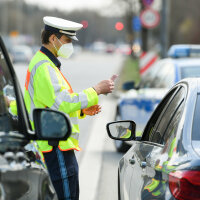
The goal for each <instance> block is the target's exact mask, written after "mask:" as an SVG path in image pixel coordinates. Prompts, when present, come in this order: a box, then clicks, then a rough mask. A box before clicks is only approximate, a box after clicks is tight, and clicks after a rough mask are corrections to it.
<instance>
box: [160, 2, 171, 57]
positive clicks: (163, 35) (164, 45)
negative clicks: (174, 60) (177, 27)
mask: <svg viewBox="0 0 200 200" xmlns="http://www.w3.org/2000/svg"><path fill="white" fill-rule="evenodd" d="M169 7H170V0H162V11H161V26H160V28H161V30H160V40H161V57H162V58H165V57H166V56H167V50H168V47H169V11H170V10H169Z"/></svg>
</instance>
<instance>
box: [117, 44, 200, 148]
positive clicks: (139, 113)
mask: <svg viewBox="0 0 200 200" xmlns="http://www.w3.org/2000/svg"><path fill="white" fill-rule="evenodd" d="M169 56H171V57H170V58H165V59H161V60H159V61H157V62H156V63H155V64H154V65H153V66H152V67H151V68H149V69H148V71H146V73H145V74H144V75H143V76H142V80H141V82H140V84H139V85H138V86H136V87H135V89H131V90H129V91H128V92H126V93H125V94H124V95H122V96H121V98H120V99H119V101H118V104H117V108H116V117H115V119H117V120H134V121H135V122H136V123H137V130H136V134H137V136H139V135H141V133H142V130H143V129H144V126H145V124H146V123H147V121H148V119H149V118H150V116H151V114H152V112H153V111H154V109H155V108H156V106H157V105H158V103H159V102H160V101H161V99H162V98H163V96H164V95H165V94H166V92H167V91H168V90H169V89H170V88H171V87H172V86H173V85H174V84H176V83H177V82H178V81H180V80H181V79H183V78H187V77H200V45H192V46H191V45H174V46H172V47H171V48H170V49H169ZM198 56H199V57H198ZM130 84H131V87H133V83H128V84H127V83H126V84H125V85H124V86H125V89H126V88H128V89H130ZM115 146H116V149H117V151H119V152H126V151H127V150H128V149H129V148H130V143H129V142H123V141H115Z"/></svg>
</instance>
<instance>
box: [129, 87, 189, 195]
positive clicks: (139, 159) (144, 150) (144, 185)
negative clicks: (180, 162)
mask: <svg viewBox="0 0 200 200" xmlns="http://www.w3.org/2000/svg"><path fill="white" fill-rule="evenodd" d="M185 96H186V89H185V87H183V86H179V85H178V86H176V87H174V88H173V89H172V90H171V91H170V92H169V93H168V94H167V96H166V97H165V98H164V99H163V100H162V102H161V103H160V104H159V106H158V107H157V109H156V110H155V112H154V113H153V115H152V117H151V118H150V120H149V122H148V123H147V126H146V128H145V130H144V132H143V137H142V140H141V141H138V142H136V143H137V144H135V147H134V148H135V151H134V153H133V157H134V160H135V163H134V171H133V174H132V178H131V186H130V192H129V196H130V198H129V199H162V196H161V195H162V194H163V192H162V190H164V187H165V186H163V183H164V182H163V177H162V173H161V170H160V167H162V165H163V164H164V162H165V161H167V159H168V157H169V155H168V153H167V152H170V149H169V148H167V147H169V146H171V145H170V144H171V143H172V144H174V143H175V142H174V138H175V135H176V129H177V127H178V124H179V121H180V118H181V115H182V110H183V106H184V99H185ZM166 149H168V151H167V150H166Z"/></svg>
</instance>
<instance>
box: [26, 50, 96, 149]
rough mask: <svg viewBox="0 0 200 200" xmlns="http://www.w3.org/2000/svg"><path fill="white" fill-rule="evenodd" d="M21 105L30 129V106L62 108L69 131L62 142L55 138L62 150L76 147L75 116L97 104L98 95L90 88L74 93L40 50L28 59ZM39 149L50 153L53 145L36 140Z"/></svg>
mask: <svg viewBox="0 0 200 200" xmlns="http://www.w3.org/2000/svg"><path fill="white" fill-rule="evenodd" d="M24 99H25V105H26V108H27V111H28V114H29V119H30V122H31V125H32V128H33V129H34V124H33V116H32V111H33V109H34V108H46V107H48V108H50V109H55V110H59V111H62V112H64V113H66V114H68V116H69V117H70V121H71V124H72V134H71V136H70V137H69V138H68V139H67V140H66V141H59V144H58V147H59V149H60V150H62V151H67V150H71V149H74V150H77V151H79V150H80V147H79V143H78V138H79V132H80V130H79V125H78V118H79V119H80V118H83V117H81V116H80V111H81V109H83V108H88V107H90V106H93V105H96V104H98V95H97V93H96V91H95V90H94V89H93V88H88V89H86V90H83V91H82V92H80V93H74V92H73V90H72V88H71V86H70V84H69V83H68V81H67V80H66V78H65V77H64V76H63V75H62V73H61V72H60V71H59V69H58V68H57V67H56V66H55V64H54V63H53V62H52V61H51V60H50V59H49V58H48V56H46V55H45V54H43V53H42V52H41V51H38V52H37V53H36V54H35V56H34V57H33V59H32V60H31V62H30V64H29V67H28V70H27V75H26V82H25V92H24ZM37 143H38V146H39V148H40V150H41V151H42V152H50V151H52V149H53V147H52V146H50V145H49V144H48V141H37Z"/></svg>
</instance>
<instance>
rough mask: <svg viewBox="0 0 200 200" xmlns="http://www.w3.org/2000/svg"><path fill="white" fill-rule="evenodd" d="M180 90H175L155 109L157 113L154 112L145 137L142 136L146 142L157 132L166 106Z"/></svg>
mask: <svg viewBox="0 0 200 200" xmlns="http://www.w3.org/2000/svg"><path fill="white" fill-rule="evenodd" d="M177 90H178V88H177V87H176V88H173V89H172V90H171V91H170V92H169V93H168V94H167V95H166V97H165V98H164V99H162V101H161V102H160V103H159V104H158V106H157V108H156V109H155V111H154V112H153V114H152V116H151V118H150V119H149V121H148V123H147V125H146V127H145V129H144V132H143V135H142V140H144V141H149V140H150V138H149V136H150V135H151V133H152V132H153V131H154V130H155V125H156V123H157V121H158V119H159V117H160V116H161V114H162V112H163V110H164V109H165V107H166V105H168V103H169V101H170V98H171V97H173V96H174V95H175V94H176V92H177Z"/></svg>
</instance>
